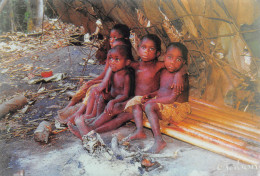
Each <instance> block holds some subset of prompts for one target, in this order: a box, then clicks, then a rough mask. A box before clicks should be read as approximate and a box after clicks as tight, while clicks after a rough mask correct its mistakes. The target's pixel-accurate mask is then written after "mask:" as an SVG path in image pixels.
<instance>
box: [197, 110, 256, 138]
mask: <svg viewBox="0 0 260 176" xmlns="http://www.w3.org/2000/svg"><path fill="white" fill-rule="evenodd" d="M192 114H195V115H197V116H200V117H204V118H206V119H209V120H212V121H215V122H219V123H222V124H225V125H228V126H232V127H235V128H238V129H242V130H245V131H248V132H250V133H252V134H255V135H256V136H259V135H260V129H257V128H255V127H252V126H249V125H246V124H240V123H238V122H236V121H232V120H227V119H221V118H217V117H216V115H210V114H207V113H205V112H202V111H200V110H197V109H192Z"/></svg>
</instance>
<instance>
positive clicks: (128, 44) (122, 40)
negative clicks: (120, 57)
mask: <svg viewBox="0 0 260 176" xmlns="http://www.w3.org/2000/svg"><path fill="white" fill-rule="evenodd" d="M114 42H122V43H123V44H124V45H126V46H127V47H128V49H129V54H130V56H131V58H130V60H131V61H133V60H134V57H133V55H132V44H131V42H130V40H129V39H125V38H118V39H116V40H115V41H114Z"/></svg>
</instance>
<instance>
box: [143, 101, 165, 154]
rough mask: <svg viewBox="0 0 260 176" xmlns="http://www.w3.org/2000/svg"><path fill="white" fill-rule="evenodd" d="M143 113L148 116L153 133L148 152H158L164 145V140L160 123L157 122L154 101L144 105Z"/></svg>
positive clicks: (156, 109)
mask: <svg viewBox="0 0 260 176" xmlns="http://www.w3.org/2000/svg"><path fill="white" fill-rule="evenodd" d="M145 113H146V115H147V117H148V120H149V123H150V125H151V128H152V131H153V135H154V145H153V146H152V147H151V149H150V150H149V152H151V153H159V152H160V151H161V150H162V149H163V148H164V147H165V146H166V142H165V141H164V140H163V138H162V135H161V131H160V123H159V118H158V114H159V107H158V105H157V104H156V103H149V104H147V105H146V106H145Z"/></svg>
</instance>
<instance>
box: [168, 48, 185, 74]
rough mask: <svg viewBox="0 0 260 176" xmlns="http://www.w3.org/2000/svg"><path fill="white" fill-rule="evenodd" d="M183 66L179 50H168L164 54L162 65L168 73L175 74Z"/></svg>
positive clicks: (183, 62)
mask: <svg viewBox="0 0 260 176" xmlns="http://www.w3.org/2000/svg"><path fill="white" fill-rule="evenodd" d="M184 64H185V61H184V60H183V56H182V52H181V50H180V49H179V48H174V47H172V48H170V49H168V51H167V52H166V54H165V58H164V65H165V67H166V69H167V70H168V71H169V72H177V71H179V70H180V69H181V67H182V66H183V65H184Z"/></svg>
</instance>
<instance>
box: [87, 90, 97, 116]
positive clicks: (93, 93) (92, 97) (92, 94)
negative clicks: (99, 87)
mask: <svg viewBox="0 0 260 176" xmlns="http://www.w3.org/2000/svg"><path fill="white" fill-rule="evenodd" d="M96 99H97V97H96V88H95V87H94V88H92V89H91V91H90V94H89V98H88V102H87V108H86V113H85V114H86V115H90V114H91V113H92V111H93V108H94V106H95V104H96V103H97V101H96Z"/></svg>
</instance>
